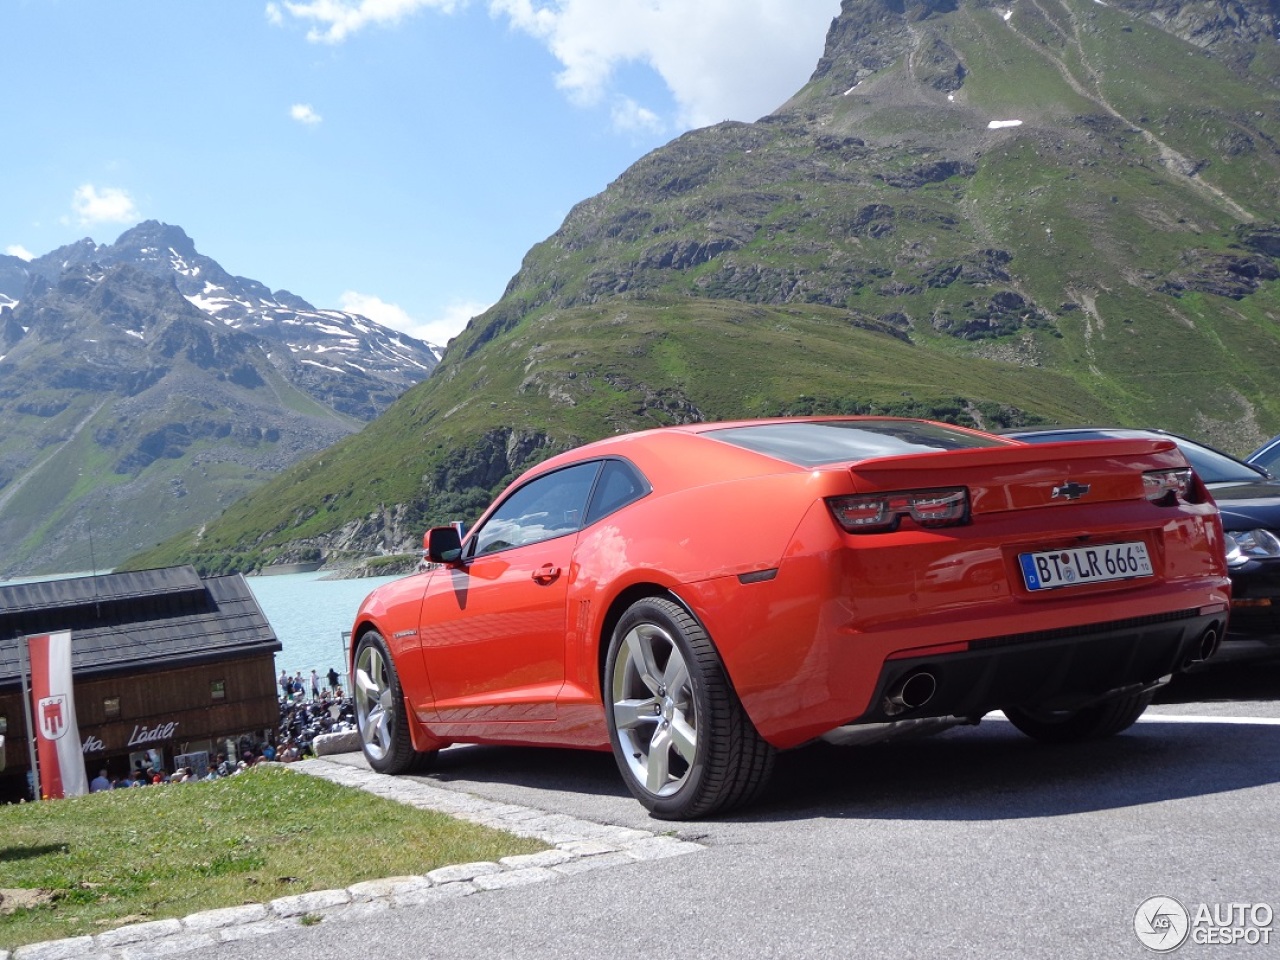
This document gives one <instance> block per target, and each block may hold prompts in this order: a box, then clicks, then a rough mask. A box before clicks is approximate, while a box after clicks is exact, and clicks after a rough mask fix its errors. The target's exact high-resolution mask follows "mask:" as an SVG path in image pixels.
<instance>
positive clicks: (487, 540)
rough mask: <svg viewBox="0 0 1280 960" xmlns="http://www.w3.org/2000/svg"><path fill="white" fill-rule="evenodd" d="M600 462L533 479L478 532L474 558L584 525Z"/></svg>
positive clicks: (499, 508) (544, 538)
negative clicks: (583, 520)
mask: <svg viewBox="0 0 1280 960" xmlns="http://www.w3.org/2000/svg"><path fill="white" fill-rule="evenodd" d="M599 472H600V462H599V461H598V460H594V461H592V462H590V463H579V464H576V465H575V466H572V467H565V468H564V469H563V470H557V471H556V472H555V473H549V474H546V475H545V476H541V477H538V478H537V479H536V480H531V481H530V482H529V483H526V484H525V485H524V486H523V487H521V488H520V489H519V490H517V491H516V492H515V493H513V494H511V496H509V497H507V499H506V500H504V501H503V502H502V504H501V505H499V507H498V509H497V510H496V511H495V512H494V514H493V515H492V516H491V517H489V519H488V520H486V521H485V524H484V526H483V527H481V528H480V529H479V530H477V531H476V534H475V547H474V550H473V552H472V555H473V556H480V555H482V554H486V553H493V552H495V551H497V550H505V549H507V548H508V547H522V546H524V545H525V544H529V543H537V542H538V541H540V540H550V539H551V538H552V537H559V536H563V535H564V534H566V533H573V532H574V531H576V530H578V529H579V528H581V526H582V516H583V513H584V512H585V510H586V506H587V496H588V494H590V493H591V486H592V484H594V483H595V479H596V474H597V473H599Z"/></svg>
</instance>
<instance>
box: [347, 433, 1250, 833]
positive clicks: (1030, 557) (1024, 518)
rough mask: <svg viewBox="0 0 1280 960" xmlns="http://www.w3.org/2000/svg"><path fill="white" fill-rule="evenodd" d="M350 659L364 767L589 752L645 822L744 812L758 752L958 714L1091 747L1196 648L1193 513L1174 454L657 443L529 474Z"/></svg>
mask: <svg viewBox="0 0 1280 960" xmlns="http://www.w3.org/2000/svg"><path fill="white" fill-rule="evenodd" d="M424 545H425V547H426V557H425V559H426V560H428V561H429V563H428V566H427V569H426V570H424V571H423V572H421V573H417V574H414V575H412V576H409V577H405V578H403V579H401V580H397V581H395V582H392V583H389V584H386V585H384V586H382V587H379V588H378V589H376V590H374V591H373V593H371V594H370V595H369V596H368V598H367V599H366V600H365V601H364V603H363V604H362V605H361V607H360V610H359V612H358V613H357V615H356V619H355V623H354V626H353V630H352V634H351V636H352V647H351V651H350V656H351V666H352V671H353V676H354V684H355V690H354V695H355V699H356V715H357V720H358V726H359V729H360V734H361V739H362V742H363V745H364V752H365V755H366V757H367V758H368V761H369V763H370V765H371V766H372V767H373V768H374V769H375V770H378V771H382V772H385V773H401V772H407V771H410V770H414V769H420V768H422V767H423V766H424V765H425V764H426V763H427V762H429V761H430V759H431V758H432V757H434V756H435V754H436V753H437V752H438V751H439V750H440V749H441V748H442V747H445V746H448V745H449V744H452V743H502V744H539V745H548V746H558V747H582V748H587V749H596V750H610V749H611V750H612V751H613V754H614V756H615V758H616V759H617V762H618V768H619V769H620V771H621V773H622V777H623V779H624V780H625V781H626V784H627V786H628V788H629V789H630V790H631V792H632V793H633V794H634V795H635V796H636V797H637V799H639V800H640V802H641V803H642V804H644V806H645V807H646V808H648V809H649V811H650V812H651V813H652V814H653V815H654V816H656V817H661V818H667V819H687V818H692V817H699V816H706V815H708V814H711V813H716V812H723V811H725V810H728V809H729V808H731V807H734V806H737V805H740V804H742V803H745V802H747V801H750V800H752V799H754V798H755V797H757V796H758V795H759V793H760V791H761V790H762V788H763V787H764V785H765V782H766V780H767V779H768V776H769V773H770V770H771V767H772V765H773V761H774V756H775V753H776V751H778V750H784V749H787V748H789V747H794V746H798V745H800V744H803V743H806V742H809V741H812V740H814V739H817V738H826V739H829V740H832V741H835V742H868V741H872V740H876V739H884V738H889V737H892V736H895V735H898V734H902V733H920V732H928V731H931V730H934V729H942V728H945V727H947V726H950V725H954V724H960V723H976V722H977V721H978V720H980V719H981V718H982V717H983V716H984V715H985V714H987V713H989V712H991V711H995V710H1002V711H1003V712H1004V713H1005V715H1006V716H1007V717H1008V719H1009V720H1010V721H1012V723H1013V724H1014V725H1016V726H1017V727H1018V729H1020V730H1022V731H1023V732H1024V733H1027V734H1029V735H1030V736H1032V737H1036V738H1038V739H1042V740H1048V741H1068V740H1081V739H1087V738H1093V737H1102V736H1108V735H1110V734H1114V733H1117V732H1119V731H1121V730H1123V729H1125V728H1126V727H1128V726H1129V725H1130V724H1132V723H1133V722H1134V721H1135V720H1136V719H1137V718H1138V716H1139V715H1140V714H1141V713H1142V711H1143V710H1144V709H1145V708H1146V706H1147V704H1148V703H1149V702H1150V700H1151V697H1152V695H1153V693H1154V691H1155V690H1156V689H1157V688H1158V687H1159V686H1160V685H1161V684H1163V683H1165V682H1167V681H1168V680H1169V678H1170V677H1171V676H1172V675H1173V674H1175V673H1177V672H1178V671H1180V670H1182V669H1183V668H1185V667H1187V666H1189V665H1190V664H1192V663H1194V662H1196V661H1199V660H1203V659H1205V658H1207V657H1209V656H1211V655H1212V654H1213V652H1214V650H1215V649H1216V646H1217V643H1218V638H1219V637H1221V636H1222V633H1223V631H1224V629H1225V626H1226V618H1227V608H1228V603H1229V600H1230V595H1229V581H1228V579H1227V570H1226V563H1225V553H1224V547H1223V537H1222V528H1221V525H1220V522H1219V519H1218V514H1217V510H1216V508H1215V506H1214V504H1213V501H1212V498H1211V497H1210V496H1209V495H1208V493H1207V492H1206V490H1205V488H1204V486H1203V484H1202V483H1201V482H1200V480H1199V479H1198V478H1197V477H1196V475H1195V474H1194V473H1193V472H1192V471H1191V470H1190V468H1188V466H1187V464H1186V461H1185V460H1184V459H1183V457H1182V454H1181V453H1179V452H1178V449H1177V447H1176V446H1175V445H1174V444H1173V442H1172V441H1169V440H1151V439H1141V440H1093V441H1074V442H1063V443H1054V444H1037V445H1030V444H1025V443H1022V442H1018V441H1013V440H1008V439H1004V438H1001V437H996V436H991V435H989V434H985V433H981V432H978V431H974V430H967V429H963V428H960V427H955V426H950V425H946V424H941V423H931V422H928V421H922V420H907V419H898V418H881V417H841V418H804V419H778V420H759V421H742V422H734V423H700V424H693V425H687V426H677V427H664V428H661V429H657V430H649V431H644V432H641V433H634V434H628V435H624V436H618V437H613V438H610V439H607V440H601V441H599V442H596V443H592V444H588V445H586V446H583V447H580V448H578V449H575V450H572V451H570V452H568V453H564V454H561V455H559V456H556V457H554V458H552V459H549V460H547V461H545V462H543V463H541V464H538V465H537V466H536V467H534V468H533V469H531V470H529V471H528V472H527V473H525V474H524V475H523V476H521V477H520V478H519V479H517V480H516V481H515V482H514V483H512V484H511V486H510V487H508V488H507V489H506V490H505V491H504V492H503V493H502V495H501V496H500V497H499V498H498V499H497V500H496V501H495V502H494V503H493V505H492V506H490V507H489V508H488V510H486V511H485V513H484V515H483V516H482V517H481V518H480V520H479V521H478V522H477V523H476V524H475V525H474V526H473V527H472V528H471V530H470V531H469V532H468V533H467V534H466V536H465V537H462V536H460V534H459V530H458V527H456V526H454V527H439V528H436V529H433V530H431V531H429V532H428V534H427V536H426V538H425V543H424Z"/></svg>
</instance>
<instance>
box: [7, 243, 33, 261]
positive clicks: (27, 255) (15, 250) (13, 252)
mask: <svg viewBox="0 0 1280 960" xmlns="http://www.w3.org/2000/svg"><path fill="white" fill-rule="evenodd" d="M4 252H5V253H7V254H8V255H9V256H11V257H17V258H18V259H19V260H34V259H35V258H36V255H35V254H34V253H32V252H31V251H30V250H28V249H27V248H26V247H24V246H23V245H22V244H20V243H12V244H10V245H9V246H7V247H5V248H4Z"/></svg>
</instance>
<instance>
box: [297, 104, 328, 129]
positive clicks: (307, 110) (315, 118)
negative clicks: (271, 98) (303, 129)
mask: <svg viewBox="0 0 1280 960" xmlns="http://www.w3.org/2000/svg"><path fill="white" fill-rule="evenodd" d="M289 116H291V117H293V119H295V120H297V121H298V122H299V123H301V124H303V125H304V126H308V127H313V126H315V125H316V124H318V123H319V122H320V121H321V120H323V119H324V117H322V116H320V114H318V113H316V112H315V110H313V109H312V108H311V104H309V103H295V104H294V105H293V106H292V107H290V108H289Z"/></svg>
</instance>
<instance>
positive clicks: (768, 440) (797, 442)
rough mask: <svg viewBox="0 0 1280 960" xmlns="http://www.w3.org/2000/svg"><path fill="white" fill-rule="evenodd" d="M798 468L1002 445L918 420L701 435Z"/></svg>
mask: <svg viewBox="0 0 1280 960" xmlns="http://www.w3.org/2000/svg"><path fill="white" fill-rule="evenodd" d="M703 436H706V437H712V438H714V439H716V440H723V441H724V442H725V443H732V444H733V445H734V446H738V447H745V448H746V449H747V450H754V451H755V452H756V453H763V454H766V455H767V456H770V457H776V458H777V459H779V460H785V461H787V462H788V463H794V464H795V465H796V466H799V467H815V466H820V465H822V464H825V463H849V462H857V461H859V460H870V459H871V458H873V457H893V456H899V455H901V454H907V453H937V452H939V451H943V450H967V449H971V448H974V447H1001V446H1005V444H1003V443H1001V442H1000V441H999V440H996V439H995V438H993V437H984V436H982V435H980V434H972V433H966V432H964V431H963V430H954V429H952V428H950V427H947V426H945V425H944V424H938V423H925V422H923V421H917V420H830V421H823V422H818V423H814V422H810V421H803V420H802V421H797V422H794V423H761V424H751V425H749V426H744V427H726V428H725V429H723V430H709V431H707V432H706V433H704V434H703Z"/></svg>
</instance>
